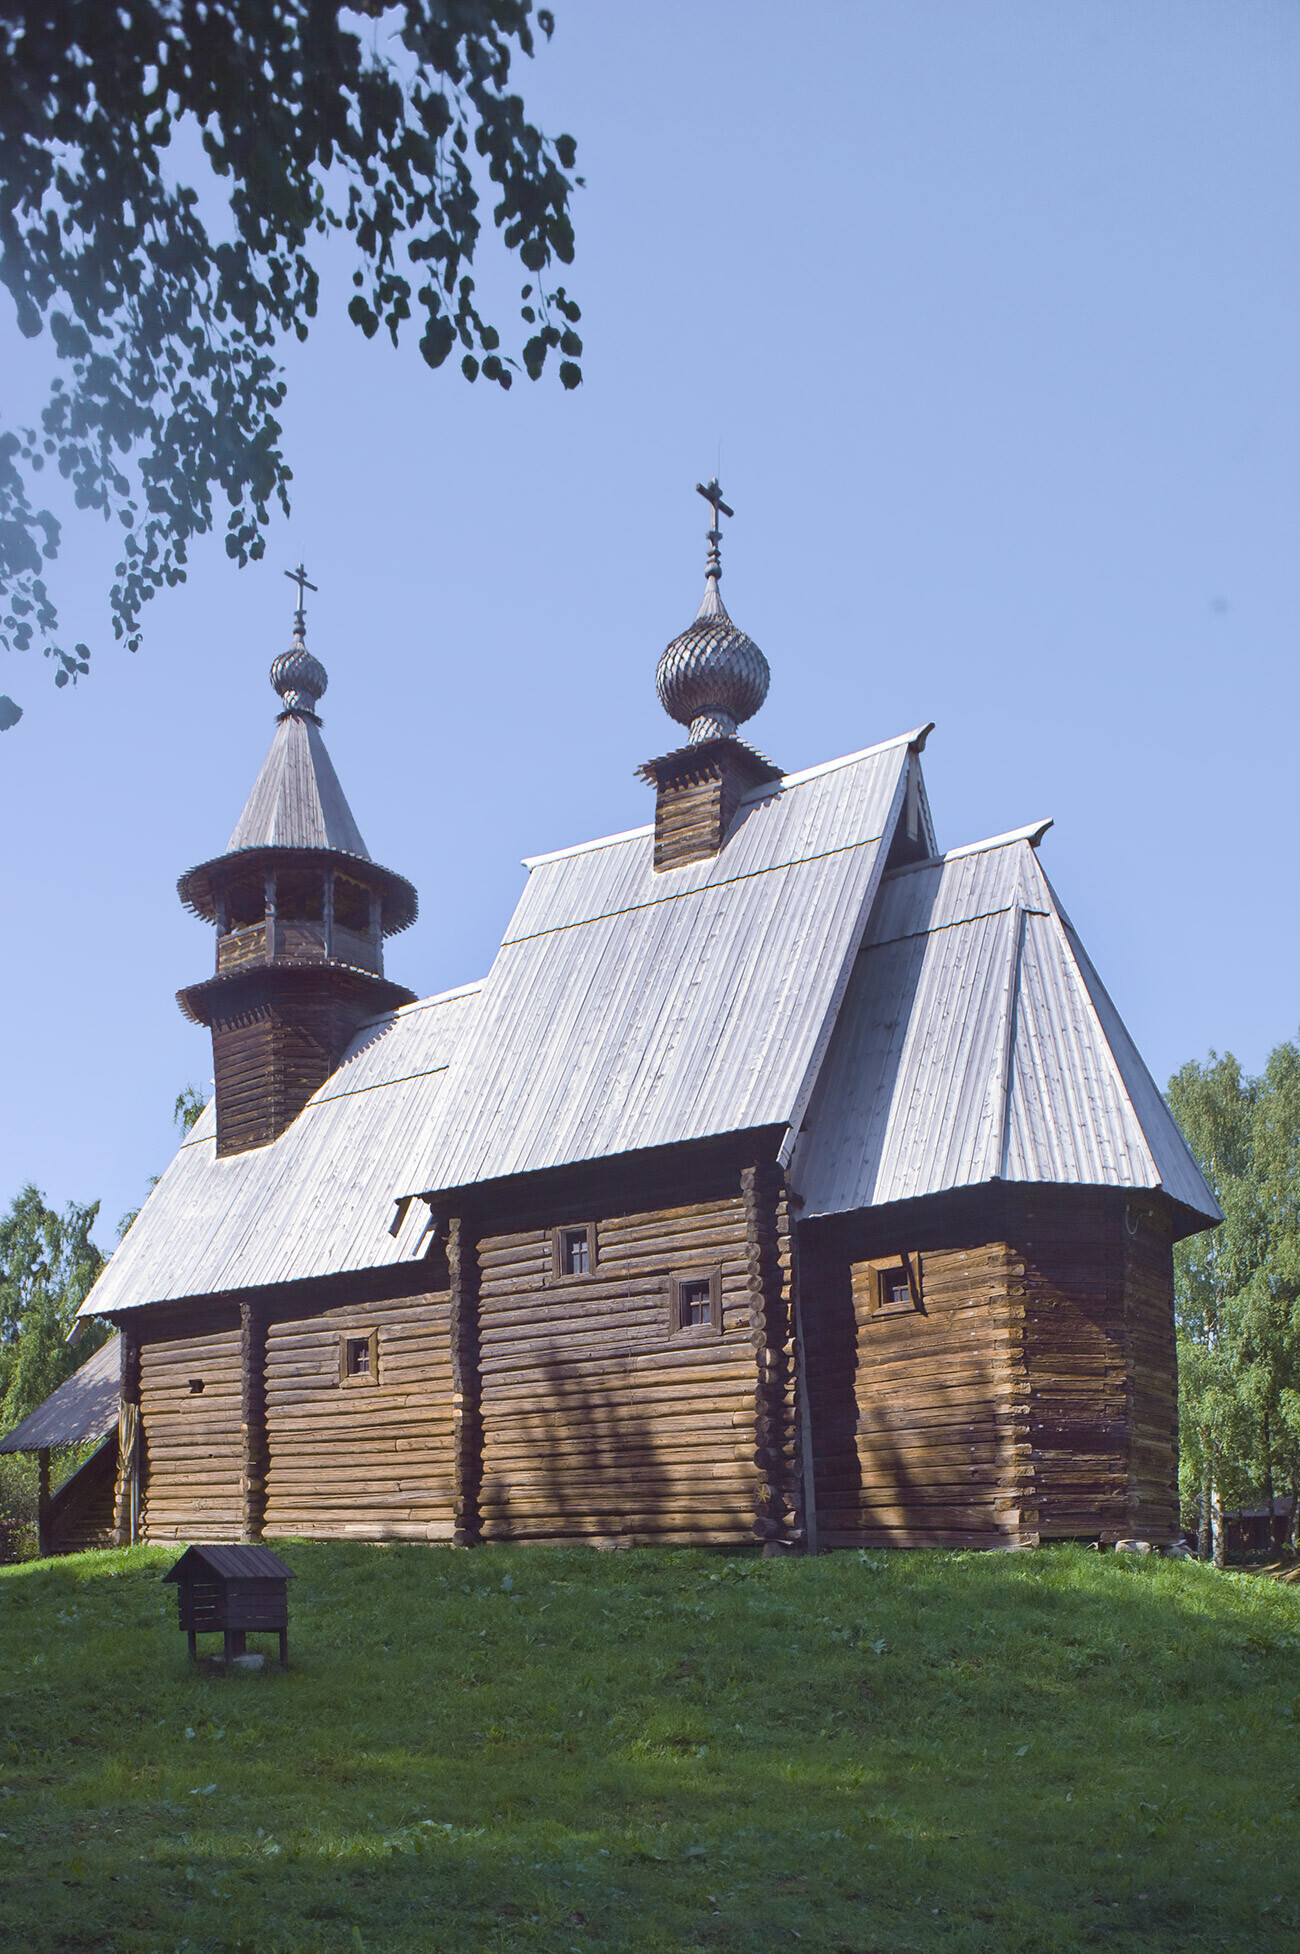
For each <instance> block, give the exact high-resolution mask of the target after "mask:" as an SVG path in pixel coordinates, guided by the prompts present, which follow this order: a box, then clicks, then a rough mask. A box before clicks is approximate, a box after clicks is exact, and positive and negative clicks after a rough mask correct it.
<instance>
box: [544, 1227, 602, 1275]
mask: <svg viewBox="0 0 1300 1954" xmlns="http://www.w3.org/2000/svg"><path fill="white" fill-rule="evenodd" d="M595 1269H596V1224H595V1222H594V1221H584V1222H581V1223H577V1224H575V1225H573V1226H572V1227H567V1228H556V1229H555V1230H554V1231H553V1233H552V1235H551V1273H552V1275H555V1276H589V1275H593V1274H594V1273H595Z"/></svg>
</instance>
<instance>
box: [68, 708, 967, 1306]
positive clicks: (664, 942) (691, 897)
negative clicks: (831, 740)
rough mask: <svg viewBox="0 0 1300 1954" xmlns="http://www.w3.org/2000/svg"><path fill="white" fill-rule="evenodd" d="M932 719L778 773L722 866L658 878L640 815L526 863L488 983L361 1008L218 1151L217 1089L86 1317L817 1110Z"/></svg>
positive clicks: (228, 1282)
mask: <svg viewBox="0 0 1300 1954" xmlns="http://www.w3.org/2000/svg"><path fill="white" fill-rule="evenodd" d="M923 737H924V735H923V734H907V735H904V736H903V737H902V738H900V739H896V740H891V741H889V742H887V743H886V744H885V745H883V746H879V747H871V748H869V749H868V750H867V751H865V752H863V753H856V754H850V755H849V756H848V757H847V758H846V759H844V760H840V761H836V762H834V763H832V764H831V765H830V766H825V767H815V768H812V769H810V770H809V771H808V772H806V773H800V774H792V775H787V776H786V777H785V778H784V780H782V781H781V782H779V783H777V784H776V785H775V786H768V787H763V788H759V789H757V790H756V791H755V793H754V794H753V795H751V796H750V797H749V798H748V800H747V801H745V802H744V803H742V806H741V809H740V812H739V814H738V816H737V819H736V822H735V824H734V826H733V829H732V832H731V834H730V836H729V838H728V840H727V843H726V845H725V847H724V848H723V850H722V851H721V853H720V854H719V855H718V856H716V857H715V858H713V859H712V860H710V861H702V862H694V863H691V864H689V865H687V866H684V867H682V868H678V869H670V870H667V871H665V872H663V873H661V874H656V873H655V871H654V868H653V848H654V835H653V829H651V828H638V829H636V830H634V831H633V832H632V833H630V834H625V835H614V836H611V837H608V838H607V839H606V840H603V841H599V842H594V843H590V844H588V845H587V846H585V847H582V848H572V849H566V850H562V851H561V852H560V853H558V854H553V855H545V856H540V857H538V858H536V859H534V860H533V861H531V862H530V863H528V865H527V866H528V867H529V869H530V871H531V873H530V876H529V881H528V884H527V887H526V888H525V890H524V895H523V898H522V900H521V902H520V904H519V907H518V909H517V910H516V912H515V916H514V919H513V921H512V923H511V925H510V927H509V929H508V930H507V931H506V937H505V941H504V942H503V944H502V947H501V951H500V953H499V954H498V957H497V959H496V962H495V963H494V964H493V967H492V971H491V973H490V974H489V976H488V978H487V979H486V980H485V981H484V982H483V983H482V984H481V985H477V986H471V987H469V988H468V989H465V990H460V991H454V992H449V993H447V994H446V995H444V996H443V997H438V998H430V999H426V1000H425V1001H423V1002H422V1003H420V1004H413V1005H408V1006H406V1007H405V1008H404V1009H403V1010H401V1011H399V1012H397V1013H396V1014H395V1015H394V1016H392V1017H387V1018H383V1019H378V1020H376V1021H375V1022H373V1023H372V1024H370V1025H368V1026H366V1027H365V1028H364V1029H363V1030H362V1032H361V1033H360V1034H359V1036H358V1038H357V1039H356V1040H355V1041H354V1043H353V1045H352V1046H351V1047H350V1049H349V1051H348V1053H347V1055H346V1056H345V1058H344V1060H343V1063H342V1064H341V1065H340V1066H339V1068H338V1070H337V1071H336V1072H334V1073H333V1074H332V1076H331V1077H330V1079H329V1080H328V1081H327V1082H326V1084H325V1085H324V1086H323V1087H322V1088H321V1089H320V1091H319V1092H318V1093H316V1095H315V1096H314V1098H312V1099H311V1100H310V1101H309V1102H308V1104H307V1106H306V1107H305V1108H304V1110H303V1111H302V1112H301V1113H300V1114H299V1115H298V1118H297V1119H296V1120H295V1121H294V1122H293V1124H292V1126H290V1127H289V1128H288V1129H287V1130H286V1131H285V1132H284V1133H282V1134H281V1135H280V1137H279V1138H278V1139H277V1140H275V1141H273V1142H272V1143H271V1145H270V1146H266V1147H259V1148H256V1149H254V1150H251V1151H249V1152H248V1153H242V1154H230V1155H227V1156H225V1157H224V1158H221V1159H218V1158H217V1154H216V1143H215V1117H214V1112H213V1108H212V1107H211V1106H209V1107H208V1108H207V1110H206V1111H205V1112H204V1114H203V1116H202V1118H201V1119H200V1120H199V1121H198V1122H197V1123H196V1125H195V1126H194V1127H193V1129H192V1130H191V1131H190V1133H189V1134H188V1135H187V1136H186V1139H185V1142H184V1144H183V1145H182V1146H181V1148H180V1150H179V1152H178V1153H177V1156H176V1158H175V1160H173V1162H172V1164H171V1166H170V1167H168V1169H167V1171H166V1173H165V1174H164V1175H163V1176H162V1179H161V1180H160V1181H159V1183H158V1186H157V1187H156V1188H155V1189H154V1190H153V1192H152V1194H151V1195H150V1196H149V1199H148V1200H147V1201H146V1203H145V1205H144V1207H143V1208H142V1209H141V1211H140V1214H139V1216H138V1217H137V1219H136V1221H135V1222H134V1224H133V1225H132V1227H131V1229H130V1230H129V1232H128V1234H127V1236H126V1238H125V1240H124V1241H123V1242H122V1244H121V1246H120V1247H119V1248H118V1250H117V1253H116V1254H115V1255H114V1256H113V1258H112V1260H111V1261H110V1262H109V1265H108V1267H107V1269H106V1270H105V1271H104V1273H103V1274H102V1275H101V1276H100V1278H99V1281H98V1282H97V1284H96V1285H95V1288H94V1290H93V1291H92V1293H91V1295H90V1296H89V1297H88V1298H87V1301H86V1303H85V1305H84V1306H83V1313H84V1314H86V1315H96V1314H104V1313H107V1312H115V1311H117V1310H122V1309H131V1308H136V1307H139V1306H140V1305H142V1304H145V1303H151V1302H174V1301H179V1300H181V1299H183V1298H185V1297H189V1296H200V1295H212V1294H215V1293H218V1292H228V1291H233V1290H240V1289H247V1288H254V1287H259V1286H262V1285H265V1284H272V1283H280V1282H290V1281H296V1280H302V1279H305V1278H308V1277H314V1276H324V1275H335V1274H341V1273H344V1272H346V1271H350V1270H356V1269H363V1268H367V1269H368V1268H380V1267H391V1266H393V1265H395V1264H397V1263H401V1262H410V1261H413V1260H416V1259H418V1258H419V1257H421V1256H422V1255H424V1254H425V1253H426V1252H427V1250H428V1247H429V1239H428V1211H427V1209H426V1208H425V1205H424V1203H423V1202H421V1201H418V1200H410V1201H405V1202H404V1201H403V1200H402V1199H401V1198H399V1197H409V1196H414V1195H418V1194H421V1193H424V1192H434V1191H436V1190H439V1189H445V1188H451V1187H455V1186H458V1185H464V1184H466V1183H468V1182H472V1181H482V1180H487V1179H491V1178H496V1177H497V1176H499V1175H504V1174H511V1173H518V1172H522V1171H527V1170H530V1169H536V1168H539V1167H542V1166H551V1165H556V1164H561V1163H563V1162H567V1161H572V1160H583V1159H592V1158H596V1157H602V1156H604V1155H606V1154H610V1153H618V1152H623V1151H629V1150H632V1149H635V1148H640V1147H649V1146H655V1145H661V1144H665V1143H667V1142H670V1141H676V1140H686V1139H693V1138H701V1137H707V1136H709V1135H712V1134H720V1133H728V1132H734V1131H737V1130H740V1129H743V1128H745V1127H749V1126H755V1125H767V1124H786V1123H789V1122H792V1121H793V1122H796V1123H797V1120H798V1118H799V1117H800V1116H801V1112H802V1108H803V1106H804V1105H805V1104H806V1103H807V1098H808V1095H809V1093H810V1092H811V1090H812V1085H813V1082H814V1080H815V1078H816V1073H817V1068H818V1065H819V1062H820V1058H821V1054H822V1052H823V1051H824V1049H825V1044H826V1040H827V1039H828V1038H829V1036H830V1031H831V1027H832V1025H833V1022H834V1015H835V1011H836V1009H837V1007H838V1003H839V999H840V996H841V994H842V992H843V988H844V986H845V984H846V983H847V982H848V979H849V975H850V972H851V970H852V966H853V958H854V955H855V953H856V950H857V946H858V941H859V939H860V937H861V933H862V930H863V928H864V927H865V924H866V919H867V916H868V914H869V911H870V907H871V901H872V898H873V896H874V893H875V889H876V886H877V884H878V882H879V877H880V873H881V870H882V866H883V862H884V858H885V855H886V854H887V852H888V845H889V840H890V837H891V836H892V833H893V830H894V827H895V825H896V823H897V820H898V816H899V812H900V809H901V808H902V806H903V801H904V795H905V790H906V782H907V779H908V777H909V771H910V769H914V768H915V764H916V763H915V761H914V760H910V761H909V754H910V749H911V747H912V746H914V745H917V744H919V742H920V740H921V739H922V738H923ZM927 818H928V817H927ZM395 1203H397V1206H396V1207H395ZM393 1228H395V1230H396V1232H395V1233H391V1232H390V1229H393Z"/></svg>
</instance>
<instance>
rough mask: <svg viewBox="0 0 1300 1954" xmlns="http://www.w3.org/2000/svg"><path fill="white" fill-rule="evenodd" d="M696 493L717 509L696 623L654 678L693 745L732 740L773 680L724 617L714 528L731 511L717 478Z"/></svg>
mask: <svg viewBox="0 0 1300 1954" xmlns="http://www.w3.org/2000/svg"><path fill="white" fill-rule="evenodd" d="M700 494H701V495H703V496H704V497H705V500H706V501H708V502H710V503H711V504H712V506H713V508H714V510H715V515H714V526H713V527H712V528H711V529H710V530H709V532H708V534H709V559H708V566H707V569H706V572H705V586H704V601H703V602H702V603H701V605H700V608H699V610H698V611H697V612H696V613H695V622H694V623H693V624H691V625H690V626H689V627H688V628H687V629H686V630H685V631H683V632H682V634H681V636H680V637H679V638H674V639H673V641H672V643H671V644H670V645H669V646H668V648H667V650H666V651H665V652H664V654H663V657H662V658H661V659H660V660H659V669H658V671H657V673H656V675H655V687H656V690H657V691H658V693H659V700H660V704H661V705H662V706H663V709H664V711H665V712H666V713H667V714H668V715H669V717H670V718H672V719H676V720H678V721H680V723H681V724H682V725H683V726H689V727H690V737H691V744H692V745H698V744H699V742H700V741H701V740H712V739H729V738H734V736H735V732H736V728H737V726H738V725H739V724H740V722H741V721H742V720H745V719H750V718H752V717H753V715H754V714H755V713H756V712H757V711H758V709H759V707H760V706H761V705H762V703H763V701H764V699H765V698H766V697H767V688H768V686H769V684H770V683H771V678H772V674H771V672H770V670H769V669H768V663H767V660H766V658H764V656H763V654H762V652H761V651H760V650H759V648H758V646H757V645H756V644H755V643H754V640H753V639H752V638H749V637H746V635H745V633H744V632H743V631H741V630H740V629H739V628H738V627H737V626H736V625H734V624H733V623H732V621H731V619H730V617H729V616H728V615H727V607H726V605H725V604H724V603H723V601H722V595H721V592H720V591H719V589H718V581H719V579H720V577H721V576H722V560H721V557H720V555H719V551H718V545H719V544H720V543H721V541H722V532H721V530H720V529H718V527H717V515H716V511H717V510H718V509H721V510H722V511H723V512H724V513H725V514H726V515H730V514H731V511H730V509H728V508H727V506H726V504H725V503H724V502H723V500H722V495H721V491H720V490H719V488H718V484H717V482H716V480H715V481H712V482H710V483H709V486H708V488H707V489H705V488H701V489H700Z"/></svg>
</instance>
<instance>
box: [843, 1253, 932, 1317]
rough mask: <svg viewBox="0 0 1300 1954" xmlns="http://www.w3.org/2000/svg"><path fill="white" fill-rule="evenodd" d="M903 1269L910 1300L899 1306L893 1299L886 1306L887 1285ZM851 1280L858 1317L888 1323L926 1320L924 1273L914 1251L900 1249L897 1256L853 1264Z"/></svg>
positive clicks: (875, 1257) (877, 1257) (920, 1261)
mask: <svg viewBox="0 0 1300 1954" xmlns="http://www.w3.org/2000/svg"><path fill="white" fill-rule="evenodd" d="M900 1268H901V1269H903V1270H905V1271H906V1274H907V1287H908V1292H909V1298H910V1300H909V1301H908V1302H906V1303H896V1302H894V1301H893V1300H892V1298H891V1299H890V1300H889V1301H888V1302H887V1301H886V1300H885V1293H884V1286H885V1282H886V1280H887V1278H888V1277H890V1276H892V1275H893V1274H894V1273H895V1272H896V1271H897V1270H898V1269H900ZM849 1276H850V1281H851V1282H852V1285H853V1302H854V1306H855V1309H856V1310H857V1311H858V1312H859V1313H862V1314H865V1315H866V1316H869V1317H883V1318H886V1319H889V1318H895V1317H901V1316H924V1315H925V1313H926V1309H925V1272H924V1269H923V1267H922V1260H921V1257H920V1255H918V1253H917V1252H916V1250H915V1249H901V1250H900V1251H899V1252H898V1253H897V1254H896V1255H875V1256H869V1257H868V1258H867V1259H866V1260H864V1261H861V1262H854V1263H851V1264H850V1269H849ZM864 1289H865V1291H866V1294H865V1295H864V1294H863V1291H864Z"/></svg>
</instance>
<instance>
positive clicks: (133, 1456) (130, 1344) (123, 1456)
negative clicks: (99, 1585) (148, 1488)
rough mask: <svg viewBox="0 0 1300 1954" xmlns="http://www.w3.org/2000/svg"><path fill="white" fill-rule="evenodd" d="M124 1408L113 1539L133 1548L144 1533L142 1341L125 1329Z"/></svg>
mask: <svg viewBox="0 0 1300 1954" xmlns="http://www.w3.org/2000/svg"><path fill="white" fill-rule="evenodd" d="M120 1402H121V1408H120V1410H119V1412H118V1420H117V1444H118V1454H117V1484H116V1487H115V1489H114V1495H113V1538H114V1541H115V1542H116V1544H117V1545H118V1546H119V1547H132V1546H134V1545H135V1542H136V1539H137V1537H138V1535H139V1532H140V1477H141V1475H140V1455H141V1452H142V1450H143V1444H144V1441H143V1437H142V1435H141V1432H140V1339H139V1337H138V1335H137V1334H136V1332H135V1331H134V1330H133V1329H131V1328H129V1327H128V1326H127V1324H123V1326H122V1382H121V1401H120Z"/></svg>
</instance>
